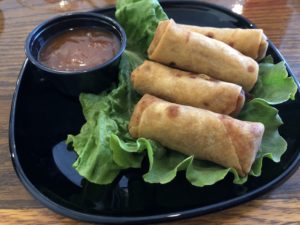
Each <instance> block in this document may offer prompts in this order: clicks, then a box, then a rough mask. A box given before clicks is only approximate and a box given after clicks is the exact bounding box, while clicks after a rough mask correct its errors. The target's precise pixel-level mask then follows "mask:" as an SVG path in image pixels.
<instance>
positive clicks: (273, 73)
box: [252, 57, 297, 105]
mask: <svg viewBox="0 0 300 225" xmlns="http://www.w3.org/2000/svg"><path fill="white" fill-rule="evenodd" d="M266 58H267V57H266ZM272 61H273V60H271V59H270V57H268V58H267V59H265V60H264V61H263V63H260V64H259V75H258V80H257V83H256V85H255V87H254V90H253V91H252V94H253V96H254V97H255V98H261V99H263V100H265V101H266V102H267V103H268V104H271V105H275V104H280V103H283V102H285V101H287V100H289V99H292V100H294V99H295V94H296V92H297V85H296V84H295V82H294V80H293V78H292V77H288V73H287V71H286V68H285V64H284V62H280V63H277V64H273V63H270V62H272Z"/></svg>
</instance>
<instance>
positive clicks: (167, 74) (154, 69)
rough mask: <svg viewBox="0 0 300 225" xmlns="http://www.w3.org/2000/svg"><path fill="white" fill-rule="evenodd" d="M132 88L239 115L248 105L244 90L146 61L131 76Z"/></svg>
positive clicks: (169, 99) (173, 100)
mask: <svg viewBox="0 0 300 225" xmlns="http://www.w3.org/2000/svg"><path fill="white" fill-rule="evenodd" d="M131 81H132V84H133V88H134V89H135V90H136V91H137V92H139V93H140V94H146V93H147V94H152V95H155V96H157V97H160V98H163V99H165V100H167V101H170V102H174V103H179V104H183V105H190V106H194V107H198V108H203V109H208V110H211V111H213V112H217V113H221V114H226V115H229V114H231V115H233V116H235V115H237V114H238V113H239V112H240V110H241V109H242V107H243V105H244V102H245V95H244V91H243V90H242V87H241V86H239V85H236V84H233V83H228V82H224V81H219V80H216V79H213V78H211V77H209V76H206V75H204V74H194V73H190V72H186V71H183V70H178V69H174V68H171V67H168V66H164V65H162V64H160V63H156V62H151V61H145V62H144V63H143V64H142V65H140V66H139V67H138V68H136V69H135V70H134V71H133V72H132V74H131Z"/></svg>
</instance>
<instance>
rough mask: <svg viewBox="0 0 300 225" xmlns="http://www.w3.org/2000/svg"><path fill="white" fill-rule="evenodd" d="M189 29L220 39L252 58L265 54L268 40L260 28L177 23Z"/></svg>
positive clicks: (258, 57)
mask: <svg viewBox="0 0 300 225" xmlns="http://www.w3.org/2000/svg"><path fill="white" fill-rule="evenodd" d="M179 26H181V27H183V28H185V29H187V30H189V31H193V32H197V33H200V34H203V35H206V36H207V37H210V38H213V39H216V40H219V41H222V42H224V43H226V44H228V45H230V46H231V47H233V48H235V49H236V50H238V51H239V52H241V53H243V54H244V55H246V56H249V57H251V58H253V59H256V60H260V59H263V58H264V57H265V56H266V52H267V49H268V45H269V44H268V41H267V40H266V36H265V35H264V33H263V30H262V29H241V28H215V27H200V26H192V25H183V24H182V25H179Z"/></svg>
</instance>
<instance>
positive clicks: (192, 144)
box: [129, 94, 264, 176]
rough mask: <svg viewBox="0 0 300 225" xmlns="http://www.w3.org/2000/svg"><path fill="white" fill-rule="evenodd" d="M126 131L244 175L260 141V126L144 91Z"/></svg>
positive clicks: (261, 131) (135, 136)
mask: <svg viewBox="0 0 300 225" xmlns="http://www.w3.org/2000/svg"><path fill="white" fill-rule="evenodd" d="M129 132H130V134H131V136H132V137H134V138H138V137H145V138H149V139H152V140H155V141H158V142H159V143H161V144H162V145H163V146H165V147H168V148H170V149H172V150H176V151H178V152H181V153H184V154H186V155H194V157H195V158H198V159H202V160H208V161H212V162H215V163H217V164H220V165H222V166H224V167H226V168H230V167H231V168H235V169H236V170H237V171H238V174H239V175H240V176H245V175H246V174H248V173H249V171H250V169H251V165H252V163H253V162H254V159H255V156H256V153H257V151H258V149H259V146H260V144H261V140H262V136H263V133H264V125H263V124H261V123H256V122H246V121H240V120H237V119H234V118H232V117H229V116H226V115H222V114H217V113H214V112H211V111H208V110H204V109H199V108H195V107H191V106H184V105H179V104H174V103H170V102H167V101H164V100H162V99H159V98H157V97H154V96H151V95H148V94H146V95H144V96H143V97H142V98H141V100H140V101H139V102H138V104H137V105H136V106H135V109H134V112H133V114H132V117H131V120H130V123H129Z"/></svg>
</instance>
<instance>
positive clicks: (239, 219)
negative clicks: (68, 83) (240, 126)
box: [0, 0, 300, 224]
mask: <svg viewBox="0 0 300 225" xmlns="http://www.w3.org/2000/svg"><path fill="white" fill-rule="evenodd" d="M59 2H60V4H59ZM209 2H214V3H216V4H220V5H223V6H225V7H227V8H231V9H233V10H234V11H237V12H241V13H242V14H243V15H244V16H246V17H247V18H249V19H250V20H252V21H253V22H254V23H255V24H256V25H257V26H258V27H260V28H263V29H264V31H265V33H266V34H267V36H268V37H269V38H270V39H271V40H272V41H273V42H274V44H275V45H276V46H277V47H278V48H279V50H280V51H281V52H282V54H283V55H284V56H285V58H286V59H287V61H288V62H289V64H290V66H291V68H292V70H293V71H294V73H295V74H296V75H297V77H298V78H300V1H299V0H276V1H273V0H212V1H209ZM64 3H66V1H58V0H9V1H8V0H6V1H0V46H1V47H0V56H1V57H0V89H1V92H0V101H1V106H0V121H1V133H0V147H1V148H0V224H17V223H22V224H84V223H81V222H77V221H73V220H71V219H69V218H65V217H63V216H60V215H58V214H56V213H54V212H52V211H50V210H49V209H47V208H45V207H43V206H42V205H41V204H40V203H39V202H37V201H36V200H35V199H33V198H32V197H31V195H30V194H29V193H28V192H27V191H26V190H25V188H24V187H23V186H22V184H21V183H20V181H19V179H18V178H17V176H16V174H15V172H14V169H13V166H12V163H11V160H10V154H9V147H8V124H9V113H10V105H11V99H12V95H13V92H14V88H15V82H16V80H17V77H18V73H19V70H20V68H21V65H22V62H23V60H24V58H25V55H24V52H23V44H24V40H25V38H26V36H27V34H28V33H29V32H30V31H31V30H32V29H33V28H34V27H35V26H36V25H37V24H39V23H40V22H42V21H43V20H45V19H47V18H49V17H52V16H54V15H57V14H61V13H64V12H66V11H86V10H89V9H92V8H96V7H105V6H107V5H112V4H114V1H112V0H111V1H110V0H106V1H105V0H86V1H84V0H72V1H71V3H70V4H64ZM201 223H203V224H264V223H265V224H267V223H288V224H300V169H299V170H298V171H297V172H296V173H295V174H294V175H293V176H292V177H291V178H290V179H289V180H288V181H287V182H285V183H284V184H283V185H281V186H280V187H279V188H277V189H275V190H273V191H271V192H269V193H268V194H265V195H263V196H261V197H259V198H257V199H255V200H252V201H250V202H248V203H245V204H242V205H240V206H236V207H234V208H231V209H227V210H224V211H221V212H218V213H213V214H209V215H205V216H201V217H198V218H193V219H187V220H182V221H178V222H173V223H171V224H201Z"/></svg>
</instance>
